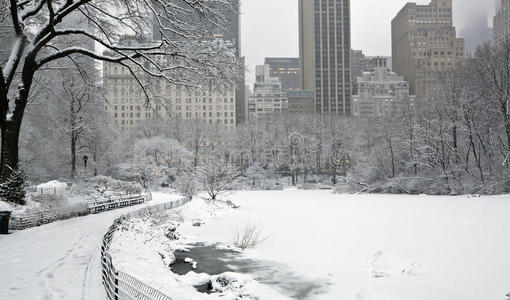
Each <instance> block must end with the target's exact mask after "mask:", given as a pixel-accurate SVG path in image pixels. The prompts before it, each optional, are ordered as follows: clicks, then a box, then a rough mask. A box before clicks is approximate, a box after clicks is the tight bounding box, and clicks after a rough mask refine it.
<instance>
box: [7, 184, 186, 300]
mask: <svg viewBox="0 0 510 300" xmlns="http://www.w3.org/2000/svg"><path fill="white" fill-rule="evenodd" d="M179 198H180V196H177V195H170V194H162V193H154V194H153V199H154V200H153V201H151V202H149V203H148V204H142V205H137V206H132V207H126V208H123V209H118V210H113V211H108V212H104V213H101V214H97V215H90V216H85V217H79V218H74V219H69V220H65V221H58V222H55V223H51V224H48V225H43V226H40V227H35V228H30V229H27V230H23V231H18V232H15V233H13V234H9V235H3V236H1V235H0V300H37V299H42V300H57V299H59V300H62V299H70V300H79V299H82V300H88V299H91V300H98V299H104V298H105V295H104V289H103V286H102V283H101V262H100V245H101V241H102V238H103V235H104V233H105V232H106V231H107V230H108V228H109V227H110V226H111V224H112V222H113V221H114V220H115V219H116V218H117V217H119V216H120V215H122V214H124V213H127V212H129V211H134V210H136V209H139V208H141V207H143V206H146V205H154V204H158V203H164V202H169V201H173V200H177V199H179Z"/></svg>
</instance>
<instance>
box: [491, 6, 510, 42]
mask: <svg viewBox="0 0 510 300" xmlns="http://www.w3.org/2000/svg"><path fill="white" fill-rule="evenodd" d="M493 22H494V23H493V33H494V43H495V44H496V45H499V44H502V43H503V42H505V41H506V40H507V38H508V36H509V35H510V0H501V2H500V3H499V5H498V7H497V11H496V15H495V16H494V19H493Z"/></svg>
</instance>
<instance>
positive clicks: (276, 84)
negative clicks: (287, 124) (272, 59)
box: [248, 65, 287, 119]
mask: <svg viewBox="0 0 510 300" xmlns="http://www.w3.org/2000/svg"><path fill="white" fill-rule="evenodd" d="M270 73H271V72H270V67H269V65H262V66H256V68H255V76H256V80H255V85H254V88H253V94H252V96H251V97H250V99H249V102H248V114H249V118H250V119H258V118H262V117H264V116H266V115H268V114H274V113H284V112H287V95H286V93H285V92H284V91H283V90H282V84H281V82H280V81H279V79H278V78H277V77H271V75H270Z"/></svg>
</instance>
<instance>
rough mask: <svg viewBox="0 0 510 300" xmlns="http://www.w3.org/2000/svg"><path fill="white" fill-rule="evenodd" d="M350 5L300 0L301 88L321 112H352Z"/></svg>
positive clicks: (343, 1)
mask: <svg viewBox="0 0 510 300" xmlns="http://www.w3.org/2000/svg"><path fill="white" fill-rule="evenodd" d="M350 9H351V8H350V0H299V56H300V66H301V76H300V80H301V88H303V89H306V90H313V91H314V94H315V95H314V97H315V100H314V101H315V104H314V106H315V111H316V112H317V113H320V114H329V113H332V114H338V115H350V113H351V95H352V91H351V13H350Z"/></svg>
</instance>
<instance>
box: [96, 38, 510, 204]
mask: <svg viewBox="0 0 510 300" xmlns="http://www.w3.org/2000/svg"><path fill="white" fill-rule="evenodd" d="M442 76H443V77H441V78H440V80H439V81H438V84H437V86H436V89H434V91H432V92H430V93H428V95H427V97H426V99H423V100H421V101H418V102H417V103H416V105H414V106H413V107H411V106H409V103H405V104H402V105H403V107H401V109H399V110H398V111H399V112H400V113H398V114H395V115H392V116H387V117H381V118H371V119H364V120H356V119H351V118H347V117H338V116H332V115H326V116H319V115H316V114H277V115H268V116H267V117H266V118H263V119H258V120H248V121H247V122H246V123H245V124H242V125H240V126H238V127H237V129H236V130H235V131H226V130H224V129H223V127H222V126H221V125H217V124H208V123H204V122H200V121H194V120H169V121H164V120H158V119H154V120H149V121H145V122H143V123H140V124H138V126H136V127H135V128H134V129H132V130H131V131H130V133H129V135H128V137H127V138H124V139H123V140H122V143H121V144H119V145H117V146H114V147H109V149H110V150H109V151H107V155H106V157H105V158H104V159H105V161H106V162H107V163H104V164H102V169H101V170H100V173H105V174H108V175H113V176H120V177H122V176H124V177H129V176H131V178H127V179H131V180H135V179H136V180H137V181H140V180H142V182H143V184H142V185H144V186H145V187H148V186H149V182H153V183H154V182H158V184H161V183H163V182H164V183H165V184H176V185H179V186H181V188H182V189H184V190H186V191H193V192H195V191H196V189H197V187H198V188H203V189H208V190H211V191H213V193H212V194H214V197H215V196H216V194H217V191H215V188H216V186H211V184H210V183H211V182H212V183H213V184H214V185H219V186H221V188H222V189H226V188H277V187H278V186H281V184H280V185H278V184H276V183H278V182H283V181H284V180H283V178H287V179H289V182H290V183H291V184H295V185H305V186H306V185H313V184H314V183H317V182H322V183H326V182H327V183H331V184H336V185H337V186H338V189H340V190H341V191H349V192H383V193H429V194H461V193H484V194H485V193H486V194H495V193H505V192H510V180H509V175H510V173H509V164H510V116H509V96H510V78H509V76H510V45H509V44H505V45H501V46H498V47H491V46H490V45H484V46H482V47H481V48H479V49H478V51H477V52H476V55H475V57H474V58H472V59H469V60H467V61H466V63H465V64H464V65H463V66H462V67H459V68H458V69H457V70H456V71H454V72H450V73H448V74H444V75H442ZM107 140H110V141H111V139H107ZM117 141H118V140H117ZM115 149H116V150H115ZM137 171H138V172H141V174H138V175H139V176H140V177H138V178H136V176H137V175H136V174H137ZM128 175H129V176H128ZM133 176H134V177H133ZM162 176H163V177H162ZM156 177H157V178H159V179H160V180H159V181H158V180H156ZM218 178H220V179H221V180H219V179H218ZM200 180H201V181H202V183H200V182H199V181H200ZM194 181H196V182H195V183H196V184H197V187H195V186H191V185H190V182H194ZM225 181H227V183H230V186H226V185H225ZM212 197H213V196H212Z"/></svg>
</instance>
